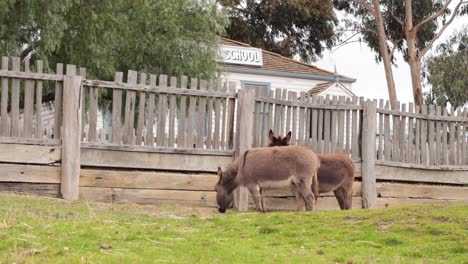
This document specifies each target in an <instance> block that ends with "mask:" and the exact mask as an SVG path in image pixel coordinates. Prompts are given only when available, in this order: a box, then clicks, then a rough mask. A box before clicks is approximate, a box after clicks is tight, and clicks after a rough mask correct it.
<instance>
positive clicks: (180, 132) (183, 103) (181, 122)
mask: <svg viewBox="0 0 468 264" xmlns="http://www.w3.org/2000/svg"><path fill="white" fill-rule="evenodd" d="M187 83H188V78H187V76H182V77H181V78H180V88H181V89H187ZM186 116H187V96H185V95H182V96H181V97H180V108H179V112H178V115H177V118H178V119H177V120H178V123H177V124H178V128H177V147H182V148H185V147H187V144H186V142H187V141H186V135H187V131H186V129H185V122H186V118H185V117H186Z"/></svg>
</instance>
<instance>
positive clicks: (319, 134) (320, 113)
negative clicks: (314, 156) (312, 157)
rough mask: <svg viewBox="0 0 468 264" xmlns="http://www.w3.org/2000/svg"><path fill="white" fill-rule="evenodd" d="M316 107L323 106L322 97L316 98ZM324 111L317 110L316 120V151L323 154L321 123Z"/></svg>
mask: <svg viewBox="0 0 468 264" xmlns="http://www.w3.org/2000/svg"><path fill="white" fill-rule="evenodd" d="M318 105H319V106H320V105H323V96H320V97H318ZM323 111H324V110H323V109H319V110H318V119H317V122H318V124H317V150H318V152H319V153H324V144H323V139H324V138H323V122H324V112H323Z"/></svg>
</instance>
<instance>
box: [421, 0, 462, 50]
mask: <svg viewBox="0 0 468 264" xmlns="http://www.w3.org/2000/svg"><path fill="white" fill-rule="evenodd" d="M464 3H466V2H464V1H460V3H458V5H457V6H456V7H455V9H454V11H453V14H452V16H451V17H450V19H449V21H447V23H445V24H443V25H442V28H441V29H440V31H439V32H438V33H437V34H436V35H435V36H434V37H433V38H432V39H431V41H430V42H429V44H427V45H426V47H425V48H424V49H423V50H422V51H421V52H420V53H419V54H420V55H419V56H420V58H423V57H424V55H425V54H426V53H427V52H428V51H429V50H430V49H431V48H432V45H434V42H435V41H436V40H437V39H439V38H440V36H441V35H442V33H444V31H445V29H447V27H448V26H449V25H450V24H451V23H452V22H453V20H454V19H455V17H456V16H457V13H458V10H459V9H460V7H461V5H462V4H464Z"/></svg>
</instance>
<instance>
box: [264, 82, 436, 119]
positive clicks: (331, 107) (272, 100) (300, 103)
mask: <svg viewBox="0 0 468 264" xmlns="http://www.w3.org/2000/svg"><path fill="white" fill-rule="evenodd" d="M280 90H281V89H280ZM255 100H257V101H263V102H267V103H272V104H282V105H285V106H297V107H309V108H317V109H327V110H349V109H351V110H362V105H331V104H318V105H315V106H313V105H310V104H309V103H308V102H307V101H305V100H298V101H296V102H293V101H283V100H281V98H280V99H276V98H269V97H265V96H257V97H255ZM398 114H401V113H400V112H398ZM428 118H430V117H428Z"/></svg>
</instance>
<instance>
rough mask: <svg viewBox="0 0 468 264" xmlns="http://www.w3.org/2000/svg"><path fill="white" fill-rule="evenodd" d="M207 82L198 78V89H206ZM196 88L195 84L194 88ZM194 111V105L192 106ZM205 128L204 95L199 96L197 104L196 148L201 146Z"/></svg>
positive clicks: (205, 132)
mask: <svg viewBox="0 0 468 264" xmlns="http://www.w3.org/2000/svg"><path fill="white" fill-rule="evenodd" d="M207 88H208V82H207V81H205V80H200V90H203V91H204V90H207ZM194 89H196V86H195V88H194ZM193 100H194V101H193V102H194V103H195V102H196V101H195V100H196V97H195V98H193ZM193 111H194V112H195V107H194V108H193ZM205 130H206V97H203V96H201V97H199V104H198V126H197V144H196V147H197V148H203V145H204V141H205V136H206V135H207V133H208V131H205Z"/></svg>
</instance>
